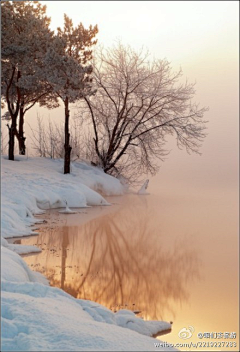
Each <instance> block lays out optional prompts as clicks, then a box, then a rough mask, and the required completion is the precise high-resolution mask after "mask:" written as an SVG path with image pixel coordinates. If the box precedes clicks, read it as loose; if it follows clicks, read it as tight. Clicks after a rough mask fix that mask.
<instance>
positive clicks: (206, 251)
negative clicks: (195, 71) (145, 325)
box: [21, 177, 238, 350]
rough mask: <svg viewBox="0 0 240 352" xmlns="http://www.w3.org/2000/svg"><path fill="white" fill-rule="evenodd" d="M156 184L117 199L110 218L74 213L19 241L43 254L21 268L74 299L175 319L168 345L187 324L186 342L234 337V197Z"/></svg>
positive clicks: (236, 253)
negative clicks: (206, 336)
mask: <svg viewBox="0 0 240 352" xmlns="http://www.w3.org/2000/svg"><path fill="white" fill-rule="evenodd" d="M154 181H155V182H151V181H150V186H149V191H150V193H151V194H150V195H148V196H137V195H129V196H126V197H119V200H118V203H120V205H118V206H117V207H116V210H114V207H115V206H114V205H112V210H111V213H109V214H108V213H107V214H105V215H103V216H100V217H99V218H96V219H93V220H91V221H89V222H87V223H85V224H79V225H77V222H78V220H77V219H78V218H79V222H80V215H79V214H76V215H74V216H71V218H70V217H67V216H66V217H65V218H64V222H63V223H62V224H61V223H60V224H59V226H57V227H54V225H49V226H50V227H52V229H49V226H47V227H45V229H44V228H43V229H42V230H40V235H39V236H38V237H32V238H26V239H24V240H21V242H22V243H23V244H36V245H37V246H39V247H40V248H42V249H43V251H42V253H40V254H38V255H34V256H30V257H26V258H25V260H26V262H27V263H28V264H29V265H30V267H31V268H32V269H34V270H38V271H41V272H43V273H44V274H45V275H46V276H47V277H48V278H49V279H50V282H51V284H52V285H54V286H58V287H61V288H62V289H64V290H65V291H67V292H69V293H70V294H71V295H73V296H75V297H77V298H83V299H90V300H94V301H97V302H99V303H101V304H103V305H105V306H107V307H108V308H110V309H112V310H113V311H116V310H118V309H123V308H127V309H132V310H140V311H141V313H140V316H142V317H144V318H147V319H163V320H166V321H170V320H172V321H173V331H172V333H171V334H169V335H166V336H164V340H166V341H168V342H172V343H176V342H181V341H179V337H178V332H179V331H180V330H181V329H182V328H183V327H187V326H189V325H190V326H193V327H194V329H195V331H196V333H195V335H194V336H193V337H192V339H191V341H197V333H198V332H225V331H235V332H237V331H238V231H237V229H238V202H237V196H236V193H235V192H233V191H232V189H229V190H228V191H227V190H226V189H224V190H223V191H222V192H219V191H218V190H216V189H212V191H211V192H210V191H209V189H207V190H205V191H203V189H201V190H199V189H198V188H194V186H193V185H190V187H189V189H188V191H186V189H187V188H186V187H185V188H184V189H183V188H182V184H180V185H176V184H175V185H173V187H172V188H170V186H169V185H170V183H171V179H170V181H169V182H168V183H163V184H161V178H160V177H158V179H157V178H156V179H155V180H154ZM166 185H167V188H166ZM82 216H84V215H82V214H81V217H82ZM50 219H51V217H50ZM52 219H54V216H53V218H52ZM236 350H237V349H236Z"/></svg>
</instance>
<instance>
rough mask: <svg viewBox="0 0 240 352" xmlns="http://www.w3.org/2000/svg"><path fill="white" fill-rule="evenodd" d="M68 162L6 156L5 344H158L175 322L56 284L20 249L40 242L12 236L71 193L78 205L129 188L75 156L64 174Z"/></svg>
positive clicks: (65, 347)
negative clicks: (82, 296)
mask: <svg viewBox="0 0 240 352" xmlns="http://www.w3.org/2000/svg"><path fill="white" fill-rule="evenodd" d="M62 167H63V161H62V160H51V159H46V158H28V159H27V158H26V157H17V161H15V162H13V161H8V160H6V158H4V157H2V210H1V215H2V216H1V218H2V219H1V223H2V224H1V227H2V228H1V230H2V231H1V240H2V247H1V252H2V256H1V268H2V271H1V287H2V302H1V308H2V309H1V320H2V332H1V334H2V335H1V343H2V346H1V350H2V351H81V350H84V351H86V350H92V351H93V350H94V351H96V350H113V351H120V350H121V351H130V350H134V351H138V350H139V351H146V350H156V348H155V347H154V342H155V341H156V340H154V339H153V338H152V337H150V336H152V335H154V334H156V333H158V332H159V331H163V330H167V329H170V328H171V325H170V323H167V322H159V321H144V320H142V319H140V318H138V317H136V315H135V314H134V313H133V312H131V311H127V310H120V311H119V312H117V313H113V312H112V311H111V310H109V309H107V308H105V307H103V306H101V305H99V304H98V303H95V302H91V301H86V300H79V299H75V298H73V297H72V296H70V295H69V294H67V293H65V292H64V291H62V290H60V289H58V288H55V287H50V286H49V285H48V281H47V279H46V278H44V277H43V276H42V275H41V274H40V273H36V272H33V271H32V270H31V269H30V268H28V266H27V264H26V263H25V262H24V260H23V259H22V258H21V257H20V256H19V254H18V253H20V254H21V253H27V252H33V251H39V249H38V248H36V247H32V246H31V247H30V246H21V245H13V244H9V243H8V242H7V240H6V238H11V237H18V236H28V235H31V234H33V233H34V231H32V229H31V227H30V226H31V225H33V224H34V223H36V222H38V221H40V220H37V219H36V218H34V214H41V213H44V211H45V210H44V209H49V208H59V207H62V208H65V207H66V201H67V204H68V207H70V208H71V207H88V206H97V205H109V203H108V202H107V201H106V200H105V199H104V198H103V196H102V195H100V194H99V193H98V192H100V193H101V194H104V195H122V194H124V189H123V186H122V185H121V184H120V182H119V181H118V180H117V179H115V178H113V177H111V176H109V175H106V174H104V173H103V172H102V171H101V170H100V169H97V168H95V167H92V166H89V165H87V164H86V163H79V162H75V163H72V170H71V171H72V172H71V174H70V175H63V172H62ZM157 350H174V349H171V348H162V349H161V348H159V347H158V348H157Z"/></svg>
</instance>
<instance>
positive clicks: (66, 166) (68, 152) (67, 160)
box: [64, 97, 72, 174]
mask: <svg viewBox="0 0 240 352" xmlns="http://www.w3.org/2000/svg"><path fill="white" fill-rule="evenodd" d="M64 105H65V144H64V150H65V155H64V174H70V156H71V150H72V147H71V146H70V145H69V142H70V133H69V116H70V114H69V102H68V97H66V99H65V101H64Z"/></svg>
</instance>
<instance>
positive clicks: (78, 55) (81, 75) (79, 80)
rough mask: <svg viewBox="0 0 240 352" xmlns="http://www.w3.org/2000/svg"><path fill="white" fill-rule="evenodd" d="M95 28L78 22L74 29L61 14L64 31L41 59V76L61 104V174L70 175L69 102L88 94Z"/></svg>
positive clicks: (90, 89)
mask: <svg viewBox="0 0 240 352" xmlns="http://www.w3.org/2000/svg"><path fill="white" fill-rule="evenodd" d="M97 32H98V29H97V26H95V27H94V28H92V26H90V27H89V29H85V28H84V27H83V25H82V24H81V23H80V24H79V25H78V26H76V27H75V28H74V27H73V23H72V20H71V19H70V18H69V17H67V16H66V15H64V28H63V30H61V29H60V28H58V35H57V37H56V38H55V41H54V43H53V45H52V47H51V48H50V49H49V50H48V53H47V55H46V57H45V60H44V63H45V74H46V77H47V80H48V82H49V84H50V85H51V86H52V88H53V91H54V92H55V93H56V95H57V96H58V97H59V98H60V99H61V100H62V102H63V103H64V109H65V142H64V150H65V154H64V174H67V173H70V160H71V150H72V147H71V146H70V132H69V118H70V106H69V104H70V103H75V102H76V101H78V100H79V99H81V98H83V97H86V96H88V95H90V94H92V85H91V76H90V75H91V73H92V66H91V65H90V64H89V60H90V59H91V57H92V51H91V50H90V49H91V46H92V45H93V44H95V43H96V40H93V38H94V37H95V35H96V34H97Z"/></svg>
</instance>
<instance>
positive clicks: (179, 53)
mask: <svg viewBox="0 0 240 352" xmlns="http://www.w3.org/2000/svg"><path fill="white" fill-rule="evenodd" d="M42 3H46V4H47V13H48V14H49V15H50V16H51V17H52V29H55V28H56V27H57V26H62V24H63V13H67V14H68V15H69V16H70V17H72V18H73V22H74V24H77V23H79V22H80V21H81V22H82V23H83V24H84V25H85V26H88V25H89V24H92V25H95V24H98V26H99V34H98V35H97V38H98V40H99V42H100V43H102V44H104V45H111V44H113V43H114V40H116V39H117V38H118V39H121V40H122V42H123V43H124V44H130V45H131V46H133V47H134V48H136V49H138V48H140V47H141V46H144V47H145V48H148V49H149V52H150V53H151V55H152V56H154V57H156V58H159V59H163V58H166V59H167V60H169V61H170V62H171V66H172V68H173V70H178V69H179V68H180V67H181V68H182V70H183V79H185V78H188V80H189V82H196V86H195V88H196V94H195V98H194V101H195V102H199V104H200V106H208V107H209V111H208V112H207V113H206V114H205V119H206V120H208V124H207V137H206V138H205V140H204V143H203V146H202V148H201V149H200V152H201V153H202V155H201V156H199V155H194V154H193V155H188V154H187V153H186V151H184V150H182V151H180V150H178V148H177V146H176V143H175V140H174V138H172V139H171V140H170V141H169V143H168V147H169V149H171V153H170V154H169V156H168V158H167V159H166V161H165V162H164V163H162V162H161V163H160V165H161V168H160V171H159V174H158V175H157V176H155V177H154V178H153V179H152V182H159V183H163V182H168V183H169V182H171V183H174V184H176V183H178V184H179V185H182V187H189V185H190V184H192V186H193V187H198V188H199V187H200V188H201V187H207V188H211V187H214V188H215V187H220V188H226V187H230V188H234V189H235V190H236V187H238V142H239V139H238V135H239V134H238V131H239V122H238V121H239V118H238V116H239V104H238V98H239V80H238V77H239V62H238V60H239V34H238V33H239V19H238V8H239V4H238V2H235V1H228V2H226V1H223V2H222V1H217V2H215V1H212V2H211V1H209V2H194V1H190V2H185V1H180V2H178V1H172V2H166V1H161V2H152V1H148V2H139V1H137V2H135V1H134V2H133V1H128V2H105V1H100V2H95V1H92V2H86V1H81V3H80V2H72V1H68V2H67V6H66V2H64V1H63V2H57V3H56V2H54V1H47V2H44V1H43V2H42ZM37 114H39V115H40V116H42V117H43V118H44V119H45V120H47V119H48V117H50V118H51V120H52V121H58V122H60V123H62V122H63V119H64V110H63V109H62V108H57V109H54V110H47V109H46V108H39V107H37V106H36V107H34V108H33V109H31V110H30V111H29V112H27V113H26V137H27V148H28V155H31V154H32V153H33V150H32V148H31V139H30V135H31V129H30V127H29V125H30V126H31V127H32V128H36V116H37ZM72 115H73V114H72ZM28 124H29V125H28ZM5 125H6V122H3V123H2V130H3V135H5V144H6V142H7V128H6V126H5ZM150 187H151V182H150Z"/></svg>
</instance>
